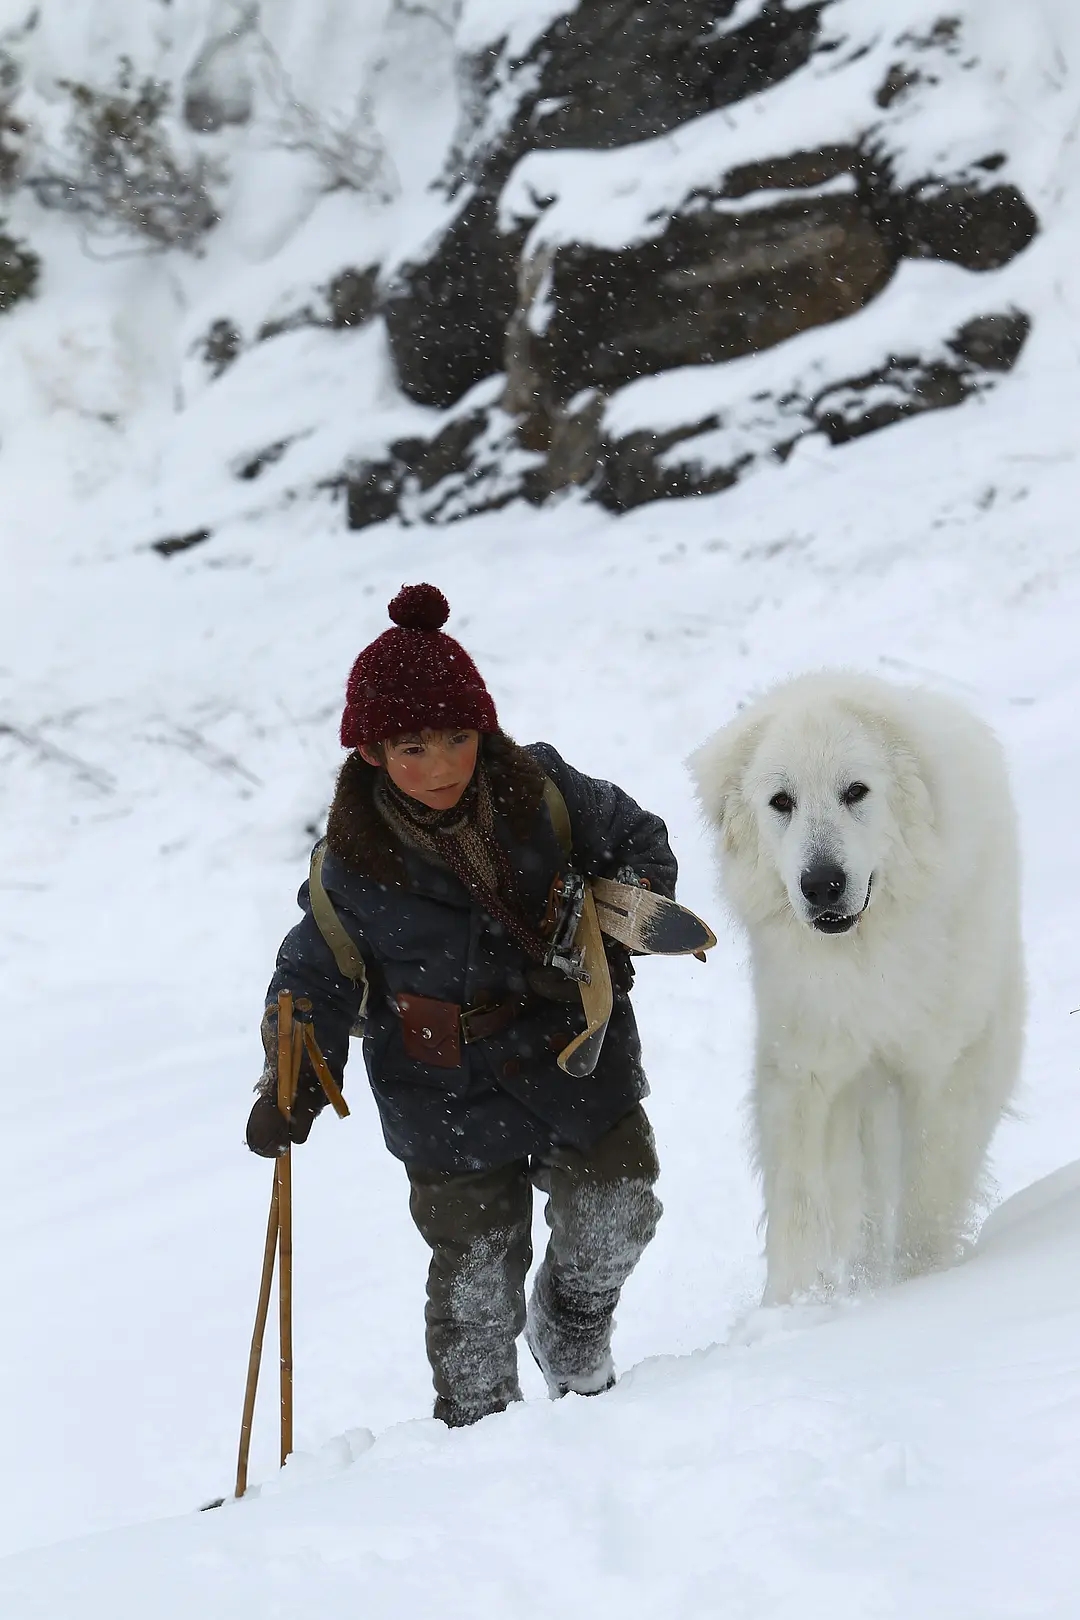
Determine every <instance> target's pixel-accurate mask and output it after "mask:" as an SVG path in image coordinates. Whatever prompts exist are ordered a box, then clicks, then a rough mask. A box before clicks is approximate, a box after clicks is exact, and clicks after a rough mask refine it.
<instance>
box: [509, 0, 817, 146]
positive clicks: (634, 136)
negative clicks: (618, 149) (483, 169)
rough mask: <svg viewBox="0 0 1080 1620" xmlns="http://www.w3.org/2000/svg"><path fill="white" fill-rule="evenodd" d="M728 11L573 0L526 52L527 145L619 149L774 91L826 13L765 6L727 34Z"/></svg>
mask: <svg viewBox="0 0 1080 1620" xmlns="http://www.w3.org/2000/svg"><path fill="white" fill-rule="evenodd" d="M735 9H736V0H667V3H666V4H664V5H657V4H656V3H655V0H581V4H579V5H578V6H577V8H576V9H575V10H574V11H571V12H569V13H568V14H567V15H566V16H563V17H560V18H558V20H557V21H556V22H554V23H553V24H552V26H551V27H550V28H549V29H548V30H547V32H546V33H545V34H543V35H542V36H541V37H540V39H539V40H537V41H536V43H535V45H534V46H533V47H532V49H531V50H530V51H529V53H528V57H527V60H528V61H529V62H531V63H535V64H536V65H537V66H538V67H539V70H540V71H539V81H538V83H537V85H536V90H535V93H534V94H533V95H531V96H530V97H529V98H528V102H527V104H526V107H525V108H523V115H524V117H525V118H527V120H528V137H527V144H528V145H529V146H537V147H591V148H594V149H595V148H604V147H611V146H623V145H625V144H626V143H627V142H628V141H640V140H646V139H648V137H649V136H652V135H661V134H664V133H665V132H666V131H668V130H672V129H675V128H677V126H678V125H679V124H682V123H685V122H686V120H687V119H688V118H694V117H696V116H697V115H698V114H700V113H704V112H711V111H712V110H713V109H714V108H715V107H727V106H730V105H731V104H732V103H733V102H735V101H741V100H742V99H743V97H745V96H749V95H754V94H756V93H757V92H758V91H760V90H765V89H767V88H768V87H769V86H770V85H774V84H779V83H780V82H781V81H782V80H784V79H786V78H788V77H789V76H790V75H791V74H792V73H794V72H795V71H796V70H797V69H798V68H800V67H802V66H803V65H804V63H806V62H807V61H808V60H809V58H810V56H811V54H812V52H813V49H814V46H815V44H816V42H817V38H818V33H819V28H820V18H821V13H822V12H823V11H824V9H825V6H824V0H814V3H811V4H807V5H802V6H791V7H789V6H787V5H786V4H785V3H784V0H763V4H762V5H761V7H760V9H759V10H758V11H757V13H756V14H755V15H754V16H752V17H751V18H750V20H749V21H748V22H746V23H744V24H743V25H742V26H741V27H738V28H733V29H730V30H727V31H725V30H724V28H723V24H724V21H725V20H726V19H727V18H728V17H730V16H731V14H732V12H734V11H735ZM523 149H524V148H523Z"/></svg>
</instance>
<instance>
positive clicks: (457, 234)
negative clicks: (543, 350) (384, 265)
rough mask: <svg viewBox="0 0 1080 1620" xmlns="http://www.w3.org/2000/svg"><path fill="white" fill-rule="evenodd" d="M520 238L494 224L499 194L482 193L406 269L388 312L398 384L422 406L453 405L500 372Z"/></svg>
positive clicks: (391, 294)
mask: <svg viewBox="0 0 1080 1620" xmlns="http://www.w3.org/2000/svg"><path fill="white" fill-rule="evenodd" d="M520 247H521V237H520V236H516V237H511V236H502V235H500V233H499V231H498V230H497V229H496V226H495V197H494V195H493V193H492V192H491V191H484V190H477V191H475V192H474V193H473V194H472V195H471V196H470V197H469V199H468V201H467V202H466V203H465V205H464V207H463V208H462V210H461V212H460V213H459V214H458V216H457V218H456V219H455V220H454V221H453V223H452V224H451V225H450V227H449V229H448V230H447V231H446V233H445V234H444V235H443V236H442V238H441V239H440V240H439V242H438V243H437V244H436V245H435V246H434V247H433V249H432V251H431V254H430V257H428V258H427V259H426V260H425V261H424V262H423V263H422V264H414V265H410V266H407V267H406V268H405V269H404V270H402V271H401V272H400V273H399V275H398V278H397V281H396V282H395V284H394V286H392V287H391V288H390V290H389V292H388V294H387V296H386V298H385V300H384V305H383V313H384V315H385V317H386V328H387V333H388V335H389V340H390V350H391V353H392V355H393V358H394V365H395V367H396V369H397V375H398V380H399V382H400V384H401V386H402V388H403V389H404V390H405V392H406V393H407V394H408V395H409V396H410V397H411V398H412V399H416V400H419V401H420V402H421V403H422V404H424V405H439V406H447V405H452V404H453V403H454V402H455V401H456V400H458V399H460V398H461V397H462V395H463V394H465V393H467V392H468V390H469V389H470V388H471V387H472V386H473V384H474V383H477V382H479V381H481V380H482V379H483V378H485V377H490V376H492V375H494V374H495V373H496V372H499V371H501V370H502V364H503V358H502V348H503V334H504V332H505V330H506V324H507V322H508V321H509V319H510V316H511V313H512V312H513V309H514V305H515V304H516V302H517V256H518V252H519V250H520Z"/></svg>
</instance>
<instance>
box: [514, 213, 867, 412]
mask: <svg viewBox="0 0 1080 1620" xmlns="http://www.w3.org/2000/svg"><path fill="white" fill-rule="evenodd" d="M894 267H895V260H894V258H893V257H892V255H891V254H890V252H889V249H888V247H887V245H886V243H885V241H884V240H883V238H882V237H881V235H880V234H879V233H878V231H877V229H876V228H875V226H874V224H873V222H872V221H871V220H870V218H869V217H868V215H867V213H866V211H865V210H864V208H863V207H862V205H861V203H860V201H859V199H858V198H857V197H855V196H854V195H825V196H820V197H817V198H809V199H807V198H801V199H799V200H793V201H792V202H790V203H779V204H778V205H777V206H776V207H773V208H769V209H758V210H754V211H753V212H747V213H745V214H732V213H729V212H722V213H721V212H716V211H714V210H711V209H708V208H702V209H700V210H699V211H698V212H696V213H692V214H686V215H682V216H678V217H676V218H674V219H672V220H671V222H670V223H669V225H668V228H667V230H666V231H665V232H664V234H663V236H661V237H659V238H657V239H656V240H654V241H651V242H641V243H635V244H634V245H633V246H632V247H629V248H625V249H623V250H621V251H620V252H608V251H606V250H604V249H600V248H595V247H592V246H589V245H587V244H572V245H570V246H569V247H566V248H564V249H561V250H560V251H559V252H557V253H556V254H555V256H554V259H553V261H552V264H551V281H550V288H548V287H547V285H546V284H545V290H544V294H543V296H544V297H545V300H546V302H547V304H548V307H549V308H550V309H551V314H550V316H549V318H548V319H547V321H546V323H545V324H544V329H543V331H541V332H537V333H532V332H529V333H528V338H529V341H528V345H527V348H528V353H527V360H526V363H527V365H528V367H529V369H530V371H531V372H532V373H533V374H535V375H537V376H539V377H540V378H541V379H543V384H544V385H546V387H547V388H548V389H549V390H550V393H551V396H552V397H553V398H554V399H555V400H557V401H564V400H567V399H569V398H570V397H571V396H572V395H573V394H575V393H577V392H578V390H579V389H582V388H585V387H588V386H590V385H592V384H599V385H600V386H602V387H612V386H616V385H618V384H619V383H622V382H627V381H630V380H631V379H633V378H635V377H641V376H646V375H649V374H651V373H653V372H658V371H664V370H667V369H668V368H669V367H672V366H682V365H696V364H701V363H703V362H709V361H718V360H730V359H733V358H735V357H736V356H739V355H743V354H750V353H752V352H754V351H755V350H761V349H767V348H771V347H772V346H773V345H774V344H777V343H780V342H782V341H783V340H784V339H785V338H788V337H791V336H793V335H794V334H795V333H797V332H802V331H806V330H807V329H808V328H810V327H814V326H820V325H823V324H825V323H826V322H828V321H834V320H838V319H840V317H841V316H844V315H850V314H852V313H854V311H855V310H857V309H861V308H862V306H863V305H864V304H866V303H868V302H869V301H870V299H871V298H873V297H874V296H875V294H876V293H878V292H879V291H880V290H881V288H882V287H883V286H884V285H885V283H886V282H887V281H888V280H889V278H890V276H891V275H892V272H893V269H894ZM525 326H526V329H527V327H528V322H527V319H526V322H525Z"/></svg>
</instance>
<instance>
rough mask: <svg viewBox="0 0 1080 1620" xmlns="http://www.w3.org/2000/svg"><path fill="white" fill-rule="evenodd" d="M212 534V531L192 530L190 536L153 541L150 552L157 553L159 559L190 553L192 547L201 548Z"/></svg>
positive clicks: (176, 536)
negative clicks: (178, 553) (184, 552)
mask: <svg viewBox="0 0 1080 1620" xmlns="http://www.w3.org/2000/svg"><path fill="white" fill-rule="evenodd" d="M212 533H213V530H212V529H192V530H191V533H190V534H172V535H168V536H167V537H166V538H165V539H164V540H152V541H151V542H150V550H151V551H156V552H157V554H158V556H159V557H173V556H175V555H176V553H177V552H178V551H190V550H191V548H192V546H201V545H202V543H203V541H204V540H209V538H210V536H211V534H212Z"/></svg>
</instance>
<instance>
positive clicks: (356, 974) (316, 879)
mask: <svg viewBox="0 0 1080 1620" xmlns="http://www.w3.org/2000/svg"><path fill="white" fill-rule="evenodd" d="M325 856H326V840H325V839H323V840H322V841H321V842H320V843H318V844H316V845H315V848H314V849H313V850H312V852H311V869H310V871H309V872H308V898H309V899H310V901H311V915H312V916H313V917H314V919H315V926H316V927H317V928H318V930H319V933H320V934H321V935H322V937H323V939H325V941H326V943H327V944H328V945H329V947H330V949H331V951H332V952H333V955H334V961H335V962H336V963H337V967H338V972H339V973H340V974H341V975H342V976H343V977H344V978H346V979H352V980H353V982H354V983H355V984H358V985H359V986H360V988H361V996H360V1011H359V1013H358V1014H357V1022H358V1023H360V1022H361V1021H362V1020H363V1019H364V1018H365V1017H366V1015H367V1004H368V996H369V995H370V993H371V985H370V984H369V982H368V972H367V967H366V966H365V964H364V958H363V957H362V956H361V955H360V952H359V951H358V950H357V948H356V943H355V941H354V940H353V937H352V935H351V934H350V933H349V931H348V929H347V928H346V927H345V924H344V923H343V922H342V920H341V918H340V917H339V916H338V914H337V912H336V910H335V909H334V902H333V901H332V900H331V898H330V896H329V895H328V894H327V892H326V888H325V886H324V884H323V880H322V869H323V860H324V859H325Z"/></svg>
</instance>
